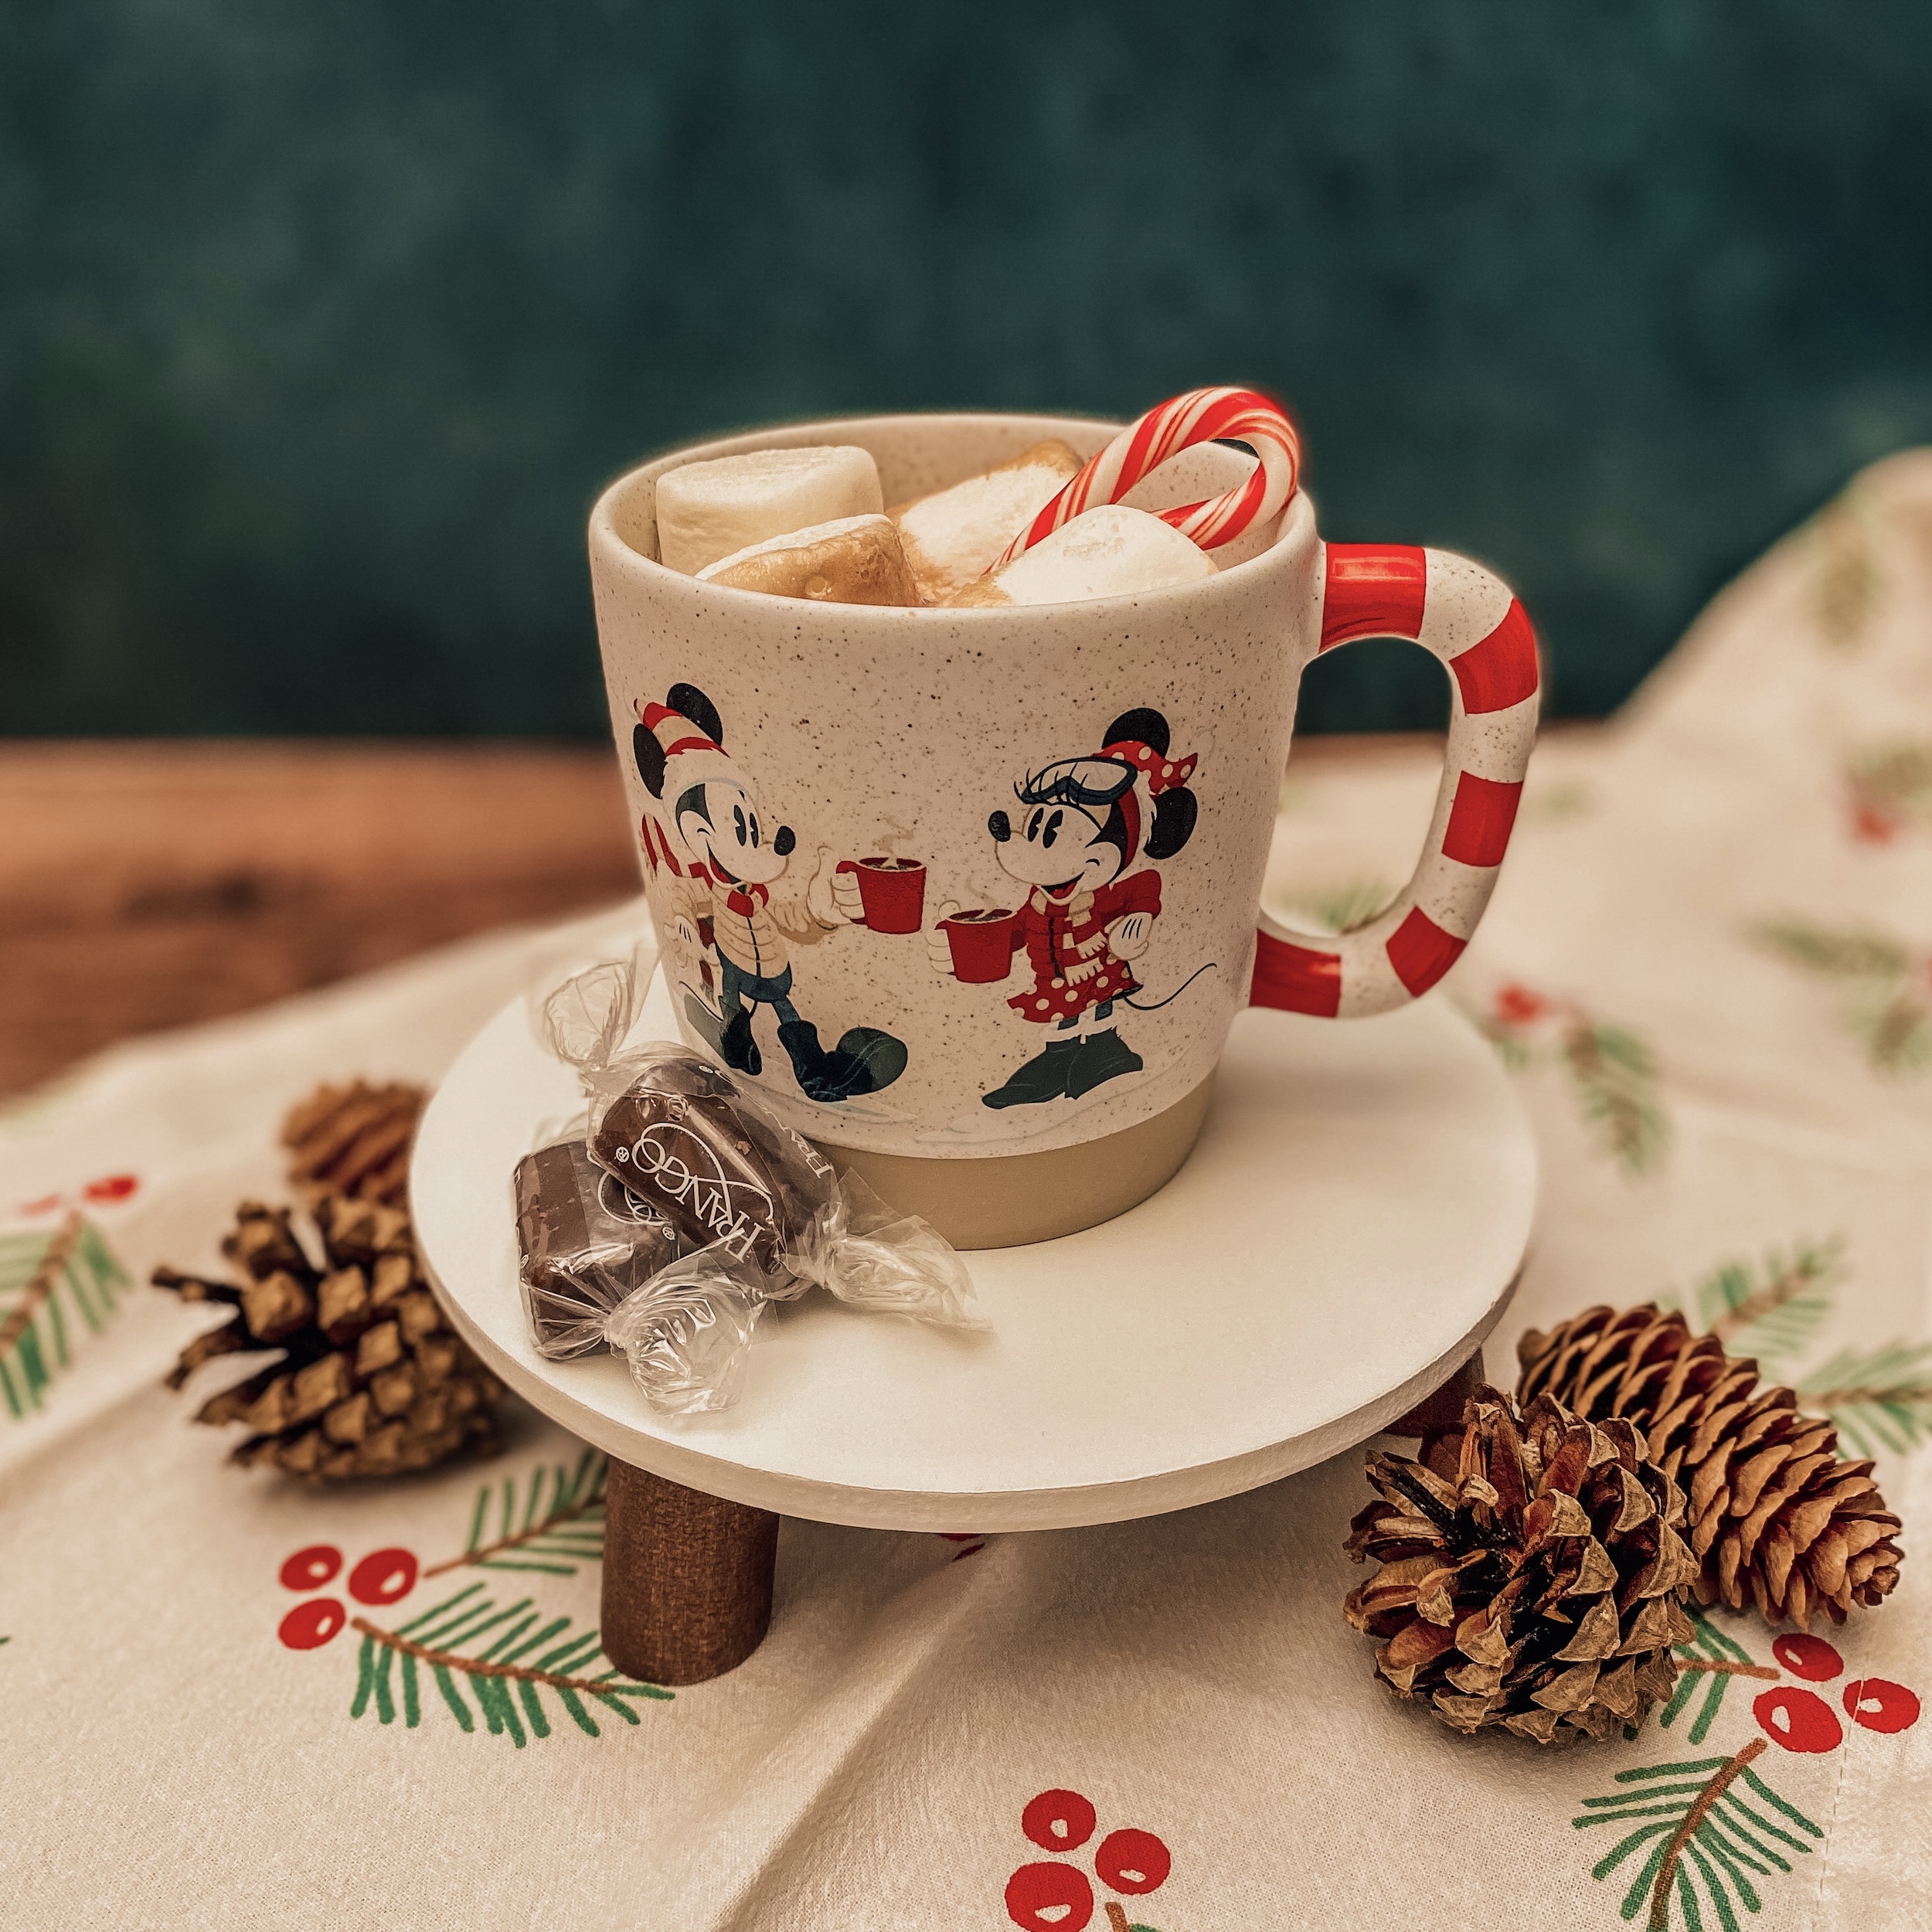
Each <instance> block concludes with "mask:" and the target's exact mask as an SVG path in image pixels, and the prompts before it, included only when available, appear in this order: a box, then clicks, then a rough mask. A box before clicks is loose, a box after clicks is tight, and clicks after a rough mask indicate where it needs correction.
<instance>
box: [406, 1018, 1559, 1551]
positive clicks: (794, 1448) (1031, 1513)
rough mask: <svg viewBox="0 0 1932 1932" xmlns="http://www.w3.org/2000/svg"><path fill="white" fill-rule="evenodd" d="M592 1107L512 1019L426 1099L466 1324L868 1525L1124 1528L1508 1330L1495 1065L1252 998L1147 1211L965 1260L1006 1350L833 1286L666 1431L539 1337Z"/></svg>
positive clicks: (645, 1422) (1300, 1458)
mask: <svg viewBox="0 0 1932 1932" xmlns="http://www.w3.org/2000/svg"><path fill="white" fill-rule="evenodd" d="M645 1012H646V1022H645V1030H646V1031H650V1032H655V1034H656V1035H657V1036H659V1037H665V1038H675V1028H674V1027H673V1026H672V1023H671V1013H670V1010H669V1005H668V1001H667V1000H666V999H665V997H664V995H663V992H662V986H661V985H660V986H658V987H655V988H653V989H652V993H651V1001H650V1002H649V1004H648V1005H647V1007H646V1009H645ZM652 1020H655V1022H656V1026H655V1029H652V1028H651V1026H650V1022H651V1021H652ZM576 1103H577V1092H576V1088H575V1085H574V1083H573V1080H572V1079H571V1077H570V1075H569V1074H568V1073H566V1072H565V1070H563V1068H562V1067H561V1066H559V1065H558V1064H557V1063H556V1062H555V1061H553V1060H550V1059H549V1057H548V1056H546V1055H545V1054H544V1053H543V1051H542V1050H541V1049H539V1047H538V1046H537V1045H536V1043H535V1041H534V1040H533V1039H532V1038H531V1036H530V1033H529V1029H528V1027H527V1025H526V1021H525V1018H524V1012H523V1007H522V1002H516V1003H515V1004H513V1005H511V1006H509V1007H508V1008H506V1009H505V1010H504V1011H503V1012H501V1013H499V1014H498V1015H497V1016H496V1018H495V1019H494V1020H492V1022H490V1024H489V1025H488V1026H486V1027H485V1029H483V1031H482V1032H481V1033H480V1034H478V1036H477V1037H476V1039H474V1041H472V1042H471V1044H470V1046H468V1049H465V1051H464V1054H463V1056H462V1058H461V1060H458V1061H457V1064H456V1066H454V1068H453V1069H452V1070H451V1073H450V1074H449V1077H448V1078H447V1080H444V1083H443V1085H442V1087H441V1089H440V1091H439V1092H438V1093H437V1096H436V1098H435V1100H434V1101H433V1102H432V1103H431V1104H430V1109H429V1111H428V1113H427V1116H426V1117H425V1118H424V1120H423V1127H422V1131H421V1133H420V1136H419V1138H418V1139H417V1148H416V1155H415V1163H414V1168H413V1174H412V1176H411V1192H412V1199H413V1207H414V1212H415V1216H416V1226H417V1234H418V1237H419V1240H420V1243H421V1247H422V1250H423V1255H424V1257H425V1259H426V1260H427V1262H428V1264H429V1266H430V1269H431V1270H432V1271H433V1274H434V1278H435V1280H436V1281H437V1285H438V1287H439V1288H440V1291H441V1293H442V1294H443V1297H444V1301H445V1303H446V1304H447V1307H448V1308H449V1310H450V1312H451V1318H452V1319H453V1320H454V1321H455V1323H456V1325H457V1328H460V1329H461V1331H462V1332H463V1334H464V1336H465V1337H466V1338H468V1341H469V1342H470V1343H471V1345H472V1346H473V1347H474V1349H476V1351H477V1352H478V1354H479V1355H481V1357H482V1358H483V1359H484V1360H485V1362H488V1364H489V1365H490V1366H491V1367H492V1369H494V1370H495V1372H497V1373H498V1375H500V1376H502V1379H504V1380H505V1382H506V1383H509V1386H511V1387H512V1388H513V1389H516V1390H517V1391H518V1393H519V1394H522V1395H523V1396H526V1397H528V1398H529V1400H530V1401H531V1402H532V1403H535V1404H536V1406H537V1407H539V1409H541V1410H543V1411H544V1412H545V1413H546V1414H548V1415H549V1416H551V1417H553V1418H554V1419H555V1420H556V1421H558V1422H560V1423H562V1424H563V1426H564V1427H566V1428H567V1429H569V1430H571V1431H572V1432H573V1433H574V1434H577V1435H579V1436H581V1437H583V1438H584V1439H585V1440H587V1441H590V1442H593V1443H595V1444H597V1447H599V1448H600V1449H603V1450H604V1451H607V1452H608V1453H609V1454H611V1455H613V1456H615V1457H617V1458H620V1459H621V1460H622V1461H625V1462H628V1463H631V1464H635V1465H636V1466H638V1468H645V1469H649V1470H652V1471H655V1472H656V1473H657V1474H658V1475H662V1476H667V1477H669V1478H672V1480H673V1481H678V1482H681V1483H684V1484H686V1485H689V1486H690V1487H691V1488H696V1489H702V1490H706V1491H708V1492H710V1493H711V1494H713V1495H719V1496H726V1497H729V1498H732V1499H733V1500H734V1501H736V1502H743V1503H749V1504H753V1505H757V1506H758V1507H760V1508H763V1509H773V1510H777V1511H779V1512H781V1513H783V1514H785V1515H794V1516H806V1517H811V1518H815V1519H818V1520H819V1521H821V1522H838V1523H851V1524H855V1525H859V1526H862V1527H867V1528H874V1529H928V1530H956V1531H964V1530H979V1531H992V1530H1010V1529H1063V1528H1067V1527H1070V1526H1073V1525H1077V1524H1081V1523H1096V1522H1117V1521H1119V1520H1121V1519H1125V1518H1128V1517H1133V1516H1145V1515H1157V1514H1158V1513H1159V1512H1162V1511H1163V1510H1168V1509H1185V1508H1187V1507H1189V1505H1192V1504H1195V1503H1200V1502H1211V1501H1213V1499H1215V1498H1217V1497H1221V1496H1227V1495H1234V1494H1236V1493H1237V1492H1240V1491H1241V1490H1244V1489H1250V1488H1255V1487H1256V1486H1257V1485H1260V1484H1262V1483H1265V1482H1272V1481H1275V1480H1276V1479H1277V1478H1280V1477H1282V1476H1285V1475H1291V1474H1292V1473H1293V1472H1294V1471H1295V1470H1298V1469H1301V1468H1307V1467H1308V1465H1309V1464H1311V1463H1315V1462H1319V1461H1322V1460H1323V1459H1324V1458H1327V1457H1328V1456H1332V1455H1334V1454H1337V1453H1338V1452H1339V1451H1342V1450H1343V1449H1345V1448H1347V1447H1349V1446H1350V1445H1351V1444H1354V1443H1356V1442H1359V1441H1360V1440H1362V1439H1363V1438H1364V1437H1366V1436H1369V1435H1372V1434H1374V1433H1375V1432H1376V1430H1378V1429H1379V1428H1380V1427H1383V1424H1384V1423H1387V1422H1389V1421H1391V1420H1393V1419H1394V1418H1395V1417H1397V1416H1399V1415H1400V1414H1401V1413H1403V1411H1404V1410H1406V1409H1408V1408H1410V1406H1413V1404H1414V1403H1416V1402H1417V1401H1418V1400H1420V1399H1421V1398H1422V1397H1423V1396H1425V1395H1427V1393H1430V1391H1431V1390H1432V1389H1434V1387H1435V1386H1437V1383H1440V1382H1441V1381H1442V1380H1443V1379H1444V1378H1445V1376H1447V1374H1448V1373H1449V1372H1451V1370H1453V1369H1454V1368H1455V1367H1456V1366H1458V1364H1460V1363H1461V1362H1462V1361H1463V1360H1464V1359H1465V1358H1466V1357H1467V1356H1468V1355H1469V1353H1470V1352H1471V1350H1472V1349H1474V1348H1475V1345H1477V1344H1478V1343H1479V1342H1481V1339H1482V1338H1483V1337H1484V1336H1485V1335H1487V1334H1488V1332H1489V1330H1490V1328H1492V1327H1493V1326H1494V1325H1495V1322H1496V1321H1497V1319H1498V1317H1499V1316H1500V1315H1501V1314H1502V1310H1503V1308H1504V1306H1505V1304H1506V1303H1507V1302H1508V1301H1509V1292H1510V1289H1511V1287H1512V1284H1513V1283H1514V1281H1515V1277H1516V1273H1517V1270H1518V1268H1519V1266H1520V1265H1521V1263H1522V1256H1523V1250H1524V1247H1525V1245H1526V1243H1527V1241H1528V1240H1529V1225H1530V1217H1531V1213H1532V1208H1533V1206H1534V1202H1535V1196H1536V1151H1535V1148H1534V1145H1533V1144H1532V1140H1531V1138H1530V1133H1529V1126H1528V1124H1527V1123H1526V1121H1525V1120H1524V1118H1523V1116H1522V1112H1521V1111H1520V1109H1519V1107H1518V1106H1517V1104H1516V1101H1515V1097H1514V1095H1513V1094H1512V1093H1511V1091H1510V1089H1509V1082H1508V1080H1507V1077H1505V1074H1504V1073H1502V1070H1501V1069H1500V1068H1499V1067H1498V1065H1497V1063H1496V1060H1495V1055H1494V1053H1492V1050H1491V1049H1490V1048H1489V1047H1488V1046H1487V1045H1485V1043H1484V1042H1483V1041H1482V1040H1481V1039H1479V1038H1478V1036H1477V1035H1476V1033H1475V1031H1474V1030H1473V1029H1471V1027H1470V1026H1468V1024H1467V1023H1466V1022H1464V1021H1463V1020H1462V1019H1461V1018H1460V1017H1459V1016H1458V1015H1457V1014H1456V1013H1455V1012H1454V1011H1453V1010H1452V1009H1451V1008H1449V1007H1448V1006H1447V1005H1444V1004H1443V1003H1442V1002H1440V1001H1439V1000H1425V1001H1423V1002H1421V1003H1420V1005H1414V1006H1410V1007H1406V1008H1404V1009H1403V1010H1401V1011H1400V1012H1395V1013H1391V1014H1389V1015H1385V1016H1384V1017H1383V1018H1381V1019H1366V1020H1346V1021H1339V1022H1338V1021H1332V1020H1320V1019H1304V1018H1302V1017H1301V1016H1298V1015H1293V1014H1287V1013H1279V1012H1260V1011H1251V1012H1246V1013H1243V1015H1241V1016H1240V1019H1238V1020H1236V1022H1235V1026H1234V1032H1233V1036H1232V1037H1231V1039H1230V1042H1229V1046H1228V1051H1227V1054H1226V1057H1225V1059H1224V1060H1223V1063H1222V1066H1221V1070H1220V1073H1219V1078H1218V1080H1217V1082H1216V1090H1215V1096H1214V1101H1213V1107H1211V1109H1210V1110H1209V1114H1208V1119H1207V1125H1206V1128H1205V1129H1204V1130H1203V1131H1202V1135H1201V1138H1200V1141H1199V1145H1197V1146H1196V1148H1195V1151H1194V1152H1193V1154H1192V1156H1191V1157H1190V1158H1189V1161H1188V1163H1187V1165H1185V1167H1184V1168H1182V1170H1181V1172H1179V1174H1178V1175H1176V1176H1175V1179H1173V1180H1172V1181H1171V1182H1168V1185H1167V1186H1166V1187H1165V1188H1164V1189H1162V1191H1161V1192H1159V1193H1158V1194H1157V1195H1156V1196H1154V1198H1153V1199H1151V1200H1149V1201H1148V1202H1144V1203H1143V1204H1142V1205H1141V1206H1139V1207H1138V1208H1136V1209H1134V1210H1133V1211H1132V1212H1131V1213H1128V1214H1124V1215H1122V1216H1121V1217H1120V1218H1119V1219H1117V1220H1114V1221H1110V1222H1108V1223H1106V1224H1105V1225H1104V1226H1100V1227H1097V1228H1090V1229H1089V1230H1087V1232H1086V1233H1082V1234H1075V1235H1070V1236H1066V1238H1064V1239H1063V1240H1057V1241H1048V1242H1043V1243H1039V1244H1038V1245H1037V1246H1036V1247H1022V1248H1005V1249H1000V1250H983V1251H981V1252H979V1253H975V1254H973V1255H971V1257H969V1262H970V1265H971V1270H972V1274H973V1278H974V1281H975V1283H976V1284H977V1285H978V1291H979V1295H980V1300H981V1305H982V1306H983V1307H984V1308H985V1311H986V1313H987V1314H988V1315H989V1316H990V1317H991V1318H992V1322H993V1332H992V1334H991V1335H984V1336H971V1337H968V1336H960V1335H947V1334H944V1333H940V1332H936V1331H934V1330H931V1329H926V1328H917V1327H915V1326H913V1325H911V1324H910V1323H908V1322H904V1321H895V1320H891V1319H886V1318H880V1317H878V1316H866V1315H859V1314H856V1313H855V1312H854V1311H852V1310H850V1309H848V1308H844V1307H842V1306H841V1305H840V1304H838V1303H836V1302H835V1301H832V1298H830V1297H829V1296H828V1295H826V1294H823V1293H821V1292H818V1293H814V1294H810V1295H808V1296H807V1297H806V1298H804V1300H803V1301H800V1302H797V1303H794V1304H789V1305H787V1306H783V1307H780V1308H776V1309H774V1310H772V1311H769V1312H768V1313H767V1317H766V1318H765V1320H764V1321H763V1322H761V1323H760V1326H759V1330H758V1335H757V1341H756V1342H755V1343H754V1344H753V1350H752V1361H751V1370H750V1376H749V1378H748V1381H747V1387H746V1390H745V1394H744V1396H743V1400H742V1401H741V1402H740V1404H739V1405H738V1406H737V1407H736V1408H735V1409H733V1410H728V1411H726V1413H724V1414H723V1415H720V1416H713V1417H700V1418H697V1419H696V1420H691V1421H672V1420H665V1419H663V1418H660V1417H655V1416H654V1415H652V1414H651V1412H650V1411H649V1410H647V1409H646V1407H645V1403H644V1400H643V1398H642V1397H641V1396H640V1395H639V1394H638V1392H637V1391H636V1389H634V1387H633V1386H631V1380H630V1377H629V1375H628V1372H627V1370H626V1369H625V1367H624V1364H623V1363H622V1362H621V1361H620V1360H618V1359H617V1358H616V1357H614V1356H609V1355H606V1356H600V1357H598V1358H596V1359H589V1360H584V1361H580V1362H546V1361H544V1360H543V1359H542V1358H541V1357H539V1355H537V1354H536V1352H535V1351H534V1350H533V1349H532V1347H531V1346H530V1343H529V1338H528V1336H527V1335H526V1332H525V1328H524V1319H523V1311H522V1304H521V1301H519V1296H518V1291H517V1282H516V1262H517V1257H516V1236H515V1226H514V1223H513V1219H512V1207H511V1199H510V1172H511V1169H512V1167H513V1166H514V1165H515V1162H516V1161H517V1159H518V1158H519V1156H520V1155H522V1154H523V1153H525V1152H526V1151H528V1150H529V1147H530V1145H531V1144H532V1134H533V1133H534V1132H535V1131H536V1129H537V1128H538V1126H539V1123H541V1122H543V1121H546V1120H552V1119H555V1118H557V1117H561V1116H562V1115H563V1114H566V1113H568V1112H569V1111H570V1110H571V1109H572V1107H573V1106H574V1105H575V1104H576Z"/></svg>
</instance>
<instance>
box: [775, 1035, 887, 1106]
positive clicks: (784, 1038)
mask: <svg viewBox="0 0 1932 1932" xmlns="http://www.w3.org/2000/svg"><path fill="white" fill-rule="evenodd" d="M778 1043H779V1044H780V1045H781V1046H783V1047H784V1049H785V1051H786V1052H787V1053H789V1054H790V1055H791V1070H792V1073H793V1074H794V1077H796V1079H797V1080H798V1084H799V1086H800V1087H801V1089H802V1090H804V1096H805V1097H806V1099H807V1100H820V1101H826V1102H832V1101H838V1100H850V1099H851V1098H852V1096H853V1095H854V1094H876V1093H877V1092H878V1091H879V1089H880V1088H881V1087H889V1086H891V1085H892V1083H893V1081H894V1080H897V1079H898V1077H900V1074H901V1073H904V1072H905V1070H906V1049H905V1046H904V1043H903V1042H901V1041H899V1040H896V1039H893V1036H892V1035H891V1034H889V1033H882V1032H879V1029H877V1028H876V1027H874V1026H854V1027H851V1028H849V1029H847V1031H846V1032H845V1033H844V1034H843V1035H842V1036H841V1037H840V1039H839V1042H838V1045H837V1046H835V1047H834V1048H833V1049H832V1051H831V1052H830V1053H827V1052H826V1051H825V1049H824V1047H822V1046H820V1045H819V1043H818V1028H817V1027H815V1026H813V1025H812V1023H811V1021H810V1020H808V1019H790V1020H787V1021H785V1022H784V1023H783V1024H782V1025H781V1026H780V1027H779V1029H778Z"/></svg>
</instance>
